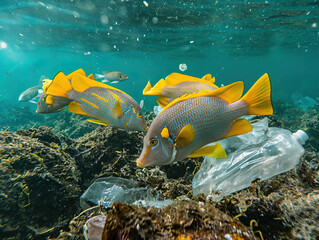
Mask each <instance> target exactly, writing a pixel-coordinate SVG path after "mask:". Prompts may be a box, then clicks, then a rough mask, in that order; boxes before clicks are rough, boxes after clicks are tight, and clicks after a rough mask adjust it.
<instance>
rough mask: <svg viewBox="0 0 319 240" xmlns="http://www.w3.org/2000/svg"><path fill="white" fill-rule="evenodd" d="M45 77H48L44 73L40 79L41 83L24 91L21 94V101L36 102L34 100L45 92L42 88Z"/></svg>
mask: <svg viewBox="0 0 319 240" xmlns="http://www.w3.org/2000/svg"><path fill="white" fill-rule="evenodd" d="M45 78H46V77H45V76H43V75H42V76H41V79H40V85H37V86H34V87H30V88H28V89H27V90H25V91H23V92H22V93H21V94H20V96H19V102H27V101H29V102H32V103H36V102H35V101H34V100H35V99H36V98H37V97H39V96H40V95H41V94H42V93H43V91H42V89H41V84H42V81H43V80H44V79H45Z"/></svg>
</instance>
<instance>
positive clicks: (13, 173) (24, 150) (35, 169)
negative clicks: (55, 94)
mask: <svg viewBox="0 0 319 240" xmlns="http://www.w3.org/2000/svg"><path fill="white" fill-rule="evenodd" d="M22 133H23V134H25V135H29V134H30V136H23V135H20V134H22ZM20 134H16V133H13V132H9V131H5V132H0V159H1V160H0V176H1V177H0V226H5V227H1V228H0V238H4V237H15V238H20V239H22V238H26V237H27V236H28V237H32V236H33V237H34V236H37V237H40V236H41V237H43V238H44V237H46V236H49V235H51V234H53V235H54V234H57V233H58V231H59V229H60V228H61V227H63V226H65V224H66V223H67V222H68V221H69V220H70V216H72V215H73V214H74V212H76V211H78V209H79V203H78V198H79V196H80V193H81V190H80V187H79V184H78V180H79V174H78V171H77V166H76V165H75V161H74V160H73V159H72V158H71V157H70V156H69V155H68V154H66V153H64V152H63V150H62V149H61V147H60V144H59V142H58V138H57V137H56V136H54V135H53V134H52V133H50V131H49V130H48V129H47V128H45V127H44V128H40V129H30V130H25V131H23V132H20ZM35 136H38V137H39V138H42V140H41V141H40V140H38V139H37V138H35ZM49 141H53V142H49Z"/></svg>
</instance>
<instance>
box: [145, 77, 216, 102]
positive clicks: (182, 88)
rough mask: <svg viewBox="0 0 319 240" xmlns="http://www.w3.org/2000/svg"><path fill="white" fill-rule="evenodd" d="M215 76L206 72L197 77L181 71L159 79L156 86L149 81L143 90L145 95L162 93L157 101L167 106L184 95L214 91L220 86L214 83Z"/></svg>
mask: <svg viewBox="0 0 319 240" xmlns="http://www.w3.org/2000/svg"><path fill="white" fill-rule="evenodd" d="M214 82H215V78H213V77H212V75H211V74H206V75H205V76H204V77H202V78H201V79H200V78H196V77H191V76H188V75H185V74H181V73H172V74H170V75H168V76H167V77H166V78H165V80H164V79H161V80H159V81H158V82H157V83H156V84H155V86H154V87H152V86H151V83H150V81H148V83H147V85H146V87H145V88H144V90H143V94H144V95H160V96H159V97H158V98H157V100H156V101H157V103H158V105H160V106H161V107H165V106H166V105H167V104H169V103H170V102H171V101H173V100H174V99H176V98H179V97H181V96H183V95H184V94H191V93H194V92H200V91H205V90H206V91H212V90H215V89H217V88H218V87H217V86H216V85H215V84H214Z"/></svg>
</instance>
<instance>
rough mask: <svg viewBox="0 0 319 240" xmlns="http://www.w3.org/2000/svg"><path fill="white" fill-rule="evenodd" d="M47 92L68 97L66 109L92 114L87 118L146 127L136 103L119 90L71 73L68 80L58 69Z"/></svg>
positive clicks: (142, 128) (133, 127) (108, 123)
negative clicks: (69, 101)
mask: <svg viewBox="0 0 319 240" xmlns="http://www.w3.org/2000/svg"><path fill="white" fill-rule="evenodd" d="M46 93H47V94H48V95H52V96H57V97H64V98H68V99H70V100H72V101H73V102H71V103H70V104H69V105H68V110H69V111H70V112H73V113H75V114H81V115H84V116H88V117H92V118H95V119H90V120H88V121H90V122H93V123H97V124H102V125H110V126H113V127H118V128H123V129H127V130H138V131H145V130H146V129H147V127H146V123H145V121H144V118H143V114H142V110H141V108H140V106H139V105H138V103H137V102H136V101H135V100H134V99H133V98H132V97H130V96H129V95H127V94H126V93H124V92H123V91H121V90H119V89H116V88H114V87H111V86H109V85H106V84H104V83H101V82H99V81H95V80H93V79H90V78H88V77H86V76H85V75H83V74H80V73H74V74H73V75H72V76H71V81H70V80H68V78H67V76H65V75H64V74H63V73H62V72H59V73H58V74H57V75H56V76H55V77H54V79H53V80H52V83H51V84H50V85H49V86H48V88H47V90H46Z"/></svg>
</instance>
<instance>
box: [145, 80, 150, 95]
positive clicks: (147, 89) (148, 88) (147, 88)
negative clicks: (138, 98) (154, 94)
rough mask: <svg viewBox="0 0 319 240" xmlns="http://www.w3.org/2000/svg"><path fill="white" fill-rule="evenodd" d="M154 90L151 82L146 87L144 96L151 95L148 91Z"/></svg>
mask: <svg viewBox="0 0 319 240" xmlns="http://www.w3.org/2000/svg"><path fill="white" fill-rule="evenodd" d="M151 89H152V85H151V83H150V81H148V82H147V84H146V87H145V88H144V90H143V95H149V94H148V91H150V90H151Z"/></svg>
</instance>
